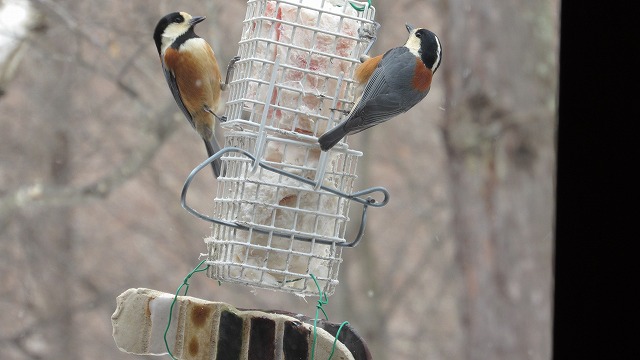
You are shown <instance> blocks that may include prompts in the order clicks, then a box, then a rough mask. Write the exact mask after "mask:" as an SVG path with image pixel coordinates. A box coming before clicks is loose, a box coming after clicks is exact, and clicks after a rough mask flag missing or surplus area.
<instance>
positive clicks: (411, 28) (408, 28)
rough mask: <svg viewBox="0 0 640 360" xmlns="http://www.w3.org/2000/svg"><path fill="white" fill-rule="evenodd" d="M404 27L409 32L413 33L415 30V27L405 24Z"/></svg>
mask: <svg viewBox="0 0 640 360" xmlns="http://www.w3.org/2000/svg"><path fill="white" fill-rule="evenodd" d="M404 26H406V27H407V31H408V32H412V31H413V29H414V27H413V25H409V24H404Z"/></svg>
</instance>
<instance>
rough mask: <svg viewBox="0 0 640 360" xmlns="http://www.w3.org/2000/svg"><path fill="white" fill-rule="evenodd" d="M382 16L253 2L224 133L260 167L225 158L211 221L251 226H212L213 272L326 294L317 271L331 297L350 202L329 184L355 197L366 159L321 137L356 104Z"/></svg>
mask: <svg viewBox="0 0 640 360" xmlns="http://www.w3.org/2000/svg"><path fill="white" fill-rule="evenodd" d="M356 8H358V10H357V9H356ZM374 15H375V10H374V8H373V7H371V6H370V4H369V3H359V2H353V1H343V0H331V1H330V0H269V1H267V0H249V1H248V2H247V12H246V16H245V19H244V23H243V24H244V25H243V31H242V36H241V39H240V42H239V51H238V55H239V56H240V60H239V61H238V62H237V63H236V65H235V66H236V67H235V71H234V76H233V79H232V81H231V83H230V85H229V99H228V101H227V108H226V117H227V119H228V120H227V121H226V122H225V123H224V124H223V125H222V126H223V128H225V130H226V131H225V147H226V148H237V149H241V150H243V151H244V152H246V153H250V154H252V155H253V157H254V158H255V161H254V159H250V158H248V157H247V156H245V155H244V154H242V153H234V152H228V153H226V154H225V155H223V156H222V166H223V176H221V177H219V178H218V189H217V194H216V197H215V199H214V217H216V218H219V219H222V220H224V221H228V222H233V223H234V224H239V225H241V226H242V228H237V227H229V226H224V225H220V224H214V226H213V230H212V235H211V237H209V238H207V239H206V240H205V241H206V243H207V246H208V259H207V260H208V262H207V263H208V264H209V265H211V266H210V270H209V272H208V275H209V276H210V277H212V278H215V279H218V280H222V281H229V282H237V283H243V284H246V285H251V286H255V287H262V288H271V289H277V290H282V291H289V292H293V293H297V294H301V295H319V294H318V288H317V287H316V285H315V284H314V283H313V281H311V279H310V274H313V275H315V277H316V278H317V280H318V282H319V284H320V285H321V286H320V287H321V290H322V291H323V292H325V293H326V294H327V295H330V294H332V293H333V292H334V289H335V286H336V284H337V282H338V281H337V276H338V268H339V265H340V262H341V261H342V259H341V251H342V247H341V246H340V244H341V243H344V242H345V241H346V240H345V231H346V225H347V222H348V221H349V218H348V212H349V206H350V201H351V200H350V199H349V198H346V197H343V196H339V195H336V194H335V193H334V192H331V191H325V190H323V189H322V187H324V188H330V189H335V190H336V191H339V192H340V193H344V194H352V192H353V185H354V180H355V179H356V173H355V172H356V165H357V161H358V158H359V157H360V156H362V153H361V152H359V151H356V150H353V149H350V148H349V147H348V145H347V144H346V142H344V141H343V142H342V143H341V144H339V145H338V146H336V147H335V148H333V149H331V150H330V151H329V152H322V151H321V150H320V148H319V146H318V143H317V137H318V136H320V135H321V134H323V133H324V132H325V131H326V130H327V129H329V128H331V127H333V126H334V125H335V124H337V123H338V122H339V121H340V120H341V117H343V116H344V114H345V112H347V111H348V110H349V109H350V107H351V106H353V103H354V97H355V96H354V92H355V88H356V86H357V84H356V83H355V81H354V80H353V74H354V71H355V68H356V67H357V65H358V64H360V61H359V59H360V56H361V55H362V54H363V53H364V52H365V51H366V49H368V47H370V45H371V43H372V39H374V38H375V31H376V30H377V24H376V23H375V22H374ZM259 164H264V165H267V166H269V167H271V168H274V169H278V171H277V172H276V171H270V170H267V168H265V167H261V166H259ZM283 174H291V175H293V176H285V175H283ZM296 177H297V178H296ZM300 179H310V180H313V181H314V182H315V184H316V186H310V185H309V184H308V183H305V182H304V181H300ZM300 239H305V241H301V240H300Z"/></svg>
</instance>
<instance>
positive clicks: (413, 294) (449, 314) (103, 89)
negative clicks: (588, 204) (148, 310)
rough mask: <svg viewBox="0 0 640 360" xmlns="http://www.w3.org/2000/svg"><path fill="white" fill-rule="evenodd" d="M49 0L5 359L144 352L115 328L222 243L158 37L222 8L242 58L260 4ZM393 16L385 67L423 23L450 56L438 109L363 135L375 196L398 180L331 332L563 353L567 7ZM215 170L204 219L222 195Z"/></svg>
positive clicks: (34, 66) (41, 32)
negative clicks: (127, 345) (560, 303)
mask: <svg viewBox="0 0 640 360" xmlns="http://www.w3.org/2000/svg"><path fill="white" fill-rule="evenodd" d="M9 1H16V0H0V7H2V6H3V5H6V3H8V2H9ZM19 1H22V2H25V1H26V0H19ZM30 3H31V4H32V5H33V6H34V8H35V9H36V10H37V12H38V13H39V14H40V15H41V17H38V18H37V19H36V18H34V20H36V21H34V24H33V25H32V26H31V29H32V30H33V31H32V33H31V35H29V36H28V37H27V38H26V39H25V41H24V44H25V47H24V51H23V52H22V54H23V57H22V58H21V59H20V60H19V66H18V67H17V68H16V71H15V74H14V75H15V77H14V78H13V80H12V81H10V82H6V83H4V82H3V83H0V85H1V86H2V88H3V89H2V90H3V91H4V95H3V96H2V97H0V276H1V278H0V349H1V350H0V358H2V359H16V360H18V359H68V360H74V359H96V358H98V359H101V358H109V359H133V358H138V357H136V356H132V355H128V354H125V353H122V352H120V351H119V350H118V349H117V348H116V346H115V343H114V341H113V339H112V337H111V331H112V327H111V320H110V317H111V314H112V313H113V311H114V309H115V299H116V297H117V296H118V295H119V294H120V293H121V292H123V291H125V290H126V289H128V288H132V287H147V288H152V289H157V290H161V291H166V292H175V290H176V288H177V287H178V285H179V284H180V283H181V282H182V279H183V278H184V276H185V275H186V274H187V273H188V272H189V271H190V270H191V269H193V267H195V265H197V263H198V262H199V254H200V253H203V252H206V248H205V245H204V242H203V238H204V237H206V236H208V234H209V233H210V225H209V224H208V223H206V222H203V221H201V220H199V219H196V218H195V217H193V216H191V215H189V214H188V213H187V212H186V211H184V210H183V209H182V208H181V207H180V202H179V196H180V191H181V189H182V185H183V182H184V180H185V178H186V176H187V175H188V174H189V172H190V171H191V169H192V168H194V167H195V166H196V165H198V164H199V163H200V162H201V161H202V160H204V159H205V157H206V156H205V152H204V149H203V146H202V142H201V141H200V140H199V139H198V137H197V135H196V133H195V132H194V131H193V130H192V129H191V128H190V127H189V126H188V125H187V123H186V121H185V119H184V117H183V115H182V114H180V113H179V110H178V108H177V106H176V105H175V103H174V101H173V99H172V98H171V94H170V92H169V90H168V88H167V86H166V84H165V80H164V77H163V75H162V71H161V68H160V63H159V59H158V56H157V53H156V49H155V46H154V44H153V39H152V32H153V29H154V27H155V25H156V23H157V21H158V20H159V19H160V18H161V17H162V16H163V15H165V14H167V13H169V12H172V11H175V10H183V11H187V12H189V13H191V14H193V15H206V16H207V20H206V21H205V22H204V23H202V24H200V25H199V26H198V34H199V35H200V36H202V37H203V38H205V39H207V40H208V41H209V42H210V43H211V44H212V46H213V47H214V50H215V51H216V54H217V57H218V59H219V61H220V62H221V63H222V64H226V63H227V61H228V60H229V59H230V58H231V57H233V56H234V55H236V50H237V41H238V40H239V39H240V30H241V21H242V19H244V15H245V9H246V1H245V0H227V1H211V0H206V1H204V0H199V1H195V0H194V1H169V0H136V1H78V0H31V1H30ZM373 5H374V6H375V7H376V10H377V16H376V20H377V21H378V22H379V23H381V24H382V27H381V29H380V31H379V39H378V41H377V42H376V44H375V47H374V49H373V51H372V53H373V54H376V53H382V52H384V51H385V50H386V49H388V48H390V47H394V46H399V45H402V44H403V43H404V41H405V40H406V36H407V33H406V30H405V27H404V24H405V22H408V23H410V24H413V25H415V26H419V27H426V28H429V29H431V30H433V31H434V32H435V33H436V34H438V35H439V36H440V38H441V40H442V43H443V47H444V56H443V64H442V66H441V68H440V70H439V71H438V73H436V75H435V77H434V84H433V86H432V89H431V93H430V94H429V96H427V98H426V99H425V100H424V101H422V102H421V103H420V104H419V105H418V106H417V107H415V108H414V109H412V110H411V111H409V112H408V113H406V114H404V115H401V116H399V117H398V118H396V119H394V120H393V121H391V122H389V123H386V124H384V125H380V126H378V127H376V128H374V129H371V130H370V131H366V132H363V133H361V134H360V135H358V136H353V137H351V138H350V144H351V146H352V147H353V148H356V149H359V150H362V151H363V152H364V153H365V155H364V157H363V158H362V159H361V161H360V163H359V165H358V174H359V178H358V180H357V182H356V188H358V189H361V188H365V187H369V186H385V187H386V188H387V189H388V190H389V191H390V193H391V201H390V203H389V204H388V205H387V206H386V207H383V208H380V209H372V210H371V211H370V212H369V215H370V217H369V222H368V226H367V229H366V235H365V238H364V239H363V241H362V243H361V244H360V245H358V247H356V248H355V249H347V250H345V251H344V253H343V258H344V262H343V264H342V265H341V271H340V278H339V279H340V285H339V286H338V288H337V290H336V293H335V294H334V295H333V296H331V297H330V298H329V304H328V305H326V306H325V309H326V310H327V312H328V314H329V319H330V320H332V321H336V322H342V321H344V320H348V321H349V322H350V323H351V324H352V325H353V326H354V327H355V329H356V330H357V331H358V332H359V333H361V335H362V336H363V337H364V338H365V339H366V341H367V342H368V345H369V346H370V348H371V350H372V352H373V356H374V359H376V360H386V359H549V358H550V357H551V346H552V344H551V326H552V321H551V319H552V301H551V299H552V294H553V291H552V289H553V277H552V256H553V231H552V229H553V218H554V184H555V145H554V144H555V129H556V94H557V63H558V59H557V58H558V26H559V24H558V8H559V2H558V1H557V0H543V1H527V0H514V1H508V2H504V1H498V0H476V1H469V0H395V1H373ZM2 19H3V18H2V17H0V21H3V20H2ZM0 28H1V27H0ZM2 51H5V49H3V48H0V52H2ZM205 178H207V177H206V176H200V177H199V179H200V180H201V181H198V180H196V182H195V183H194V185H193V187H192V189H191V192H190V198H191V203H192V204H193V206H194V207H195V208H197V209H207V208H210V206H211V202H212V198H213V196H214V195H215V188H214V186H215V185H214V186H212V185H211V183H210V182H208V181H206V180H204V179H205ZM207 179H208V178H207ZM356 218H357V216H356ZM352 237H353V236H348V238H352ZM191 284H192V286H191V288H190V290H189V295H192V296H195V297H200V298H204V299H208V300H214V301H225V302H228V303H231V304H233V305H235V306H237V307H249V308H264V309H284V310H289V311H293V312H297V313H303V314H306V315H309V316H313V314H314V313H315V300H316V299H312V298H307V299H306V300H305V299H301V298H299V297H296V296H293V295H290V294H286V293H278V292H272V291H267V290H257V291H251V289H249V288H246V287H243V286H240V285H232V284H222V285H221V286H220V285H218V284H217V282H216V281H213V280H211V279H209V278H207V277H206V276H205V275H203V274H201V275H196V276H194V277H193V278H192V279H191ZM140 358H141V357H140Z"/></svg>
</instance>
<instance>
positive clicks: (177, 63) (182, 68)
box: [153, 11, 239, 178]
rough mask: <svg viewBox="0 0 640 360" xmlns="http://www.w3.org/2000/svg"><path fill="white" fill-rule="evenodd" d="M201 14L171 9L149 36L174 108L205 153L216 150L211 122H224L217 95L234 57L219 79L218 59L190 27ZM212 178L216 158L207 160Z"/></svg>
mask: <svg viewBox="0 0 640 360" xmlns="http://www.w3.org/2000/svg"><path fill="white" fill-rule="evenodd" d="M205 19H206V17H205V16H191V15H189V14H188V13H186V12H182V11H181V12H172V13H170V14H168V15H166V16H164V17H163V18H161V19H160V21H158V24H157V25H156V28H155V31H154V33H153V39H154V41H155V44H156V48H157V49H158V55H160V60H161V63H162V69H163V71H164V75H165V78H166V80H167V84H168V85H169V89H171V94H173V98H174V99H175V101H176V103H177V104H178V107H179V108H180V110H182V112H183V113H184V115H185V116H186V118H187V120H189V123H190V124H191V126H192V127H193V128H194V129H195V130H196V132H197V133H198V134H199V135H200V137H202V140H203V141H204V144H205V147H206V149H207V155H208V156H209V157H211V156H212V155H213V154H215V153H217V152H218V151H220V145H218V142H217V141H216V138H215V135H214V129H215V122H214V118H215V119H218V121H221V122H223V121H226V118H225V117H224V116H219V114H220V113H221V112H223V111H224V104H223V103H222V102H221V101H220V95H221V92H222V91H223V90H225V89H226V86H227V83H228V81H229V74H230V72H231V71H232V69H233V65H234V64H235V62H236V61H238V60H239V57H237V56H236V57H234V58H233V59H232V60H231V62H230V63H229V66H228V67H227V77H226V80H225V82H222V79H221V77H220V68H219V67H218V61H217V60H216V56H215V54H214V52H213V49H212V48H211V46H210V45H209V44H208V43H207V42H206V41H205V40H204V39H202V38H201V37H199V36H198V35H196V33H195V31H194V27H195V26H196V24H199V23H200V22H202V21H204V20H205ZM211 165H212V167H213V173H214V175H215V177H216V178H218V177H219V176H220V172H221V168H222V164H221V161H220V159H216V160H215V161H214V162H212V163H211Z"/></svg>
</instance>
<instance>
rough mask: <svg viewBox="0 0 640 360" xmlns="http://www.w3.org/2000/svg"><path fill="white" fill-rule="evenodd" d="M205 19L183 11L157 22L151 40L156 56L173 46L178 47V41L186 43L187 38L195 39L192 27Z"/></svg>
mask: <svg viewBox="0 0 640 360" xmlns="http://www.w3.org/2000/svg"><path fill="white" fill-rule="evenodd" d="M204 19H206V17H204V16H191V15H189V14H187V13H186V12H184V11H181V12H174V13H171V14H169V15H167V16H165V17H163V18H162V19H160V21H158V25H156V29H155V31H154V32H153V40H154V41H155V43H156V48H157V49H158V54H162V53H163V50H165V49H166V48H168V47H169V46H171V45H172V44H174V43H176V40H178V41H177V43H176V44H174V46H178V45H179V42H180V41H179V40H180V39H183V41H186V40H187V39H189V38H192V37H196V36H197V35H196V34H195V32H194V31H193V27H194V26H195V25H196V24H197V23H199V22H201V21H203V20H204Z"/></svg>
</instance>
